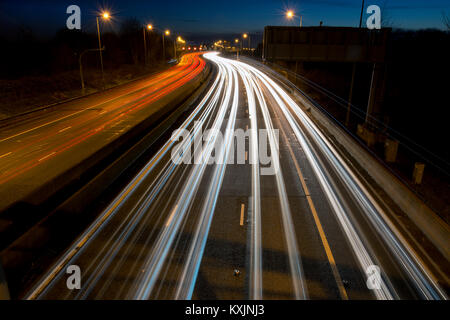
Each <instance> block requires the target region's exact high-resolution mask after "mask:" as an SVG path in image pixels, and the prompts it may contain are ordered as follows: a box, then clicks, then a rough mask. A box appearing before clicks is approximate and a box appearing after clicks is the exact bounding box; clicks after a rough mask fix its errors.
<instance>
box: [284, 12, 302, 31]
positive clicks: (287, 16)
mask: <svg viewBox="0 0 450 320" xmlns="http://www.w3.org/2000/svg"><path fill="white" fill-rule="evenodd" d="M294 17H295V13H294V11H292V10H288V11H286V18H287V19H288V20H292V19H294ZM302 24H303V16H302V15H300V27H302Z"/></svg>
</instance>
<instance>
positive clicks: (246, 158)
mask: <svg viewBox="0 0 450 320" xmlns="http://www.w3.org/2000/svg"><path fill="white" fill-rule="evenodd" d="M247 160H248V151H245V161H247Z"/></svg>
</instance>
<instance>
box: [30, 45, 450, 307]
mask: <svg viewBox="0 0 450 320" xmlns="http://www.w3.org/2000/svg"><path fill="white" fill-rule="evenodd" d="M205 57H206V58H207V59H209V60H211V61H212V62H213V63H214V64H215V65H216V66H217V68H218V70H219V72H218V75H217V78H216V79H215V81H214V83H213V84H212V85H211V87H210V89H209V91H208V93H207V94H205V96H204V98H203V100H202V102H201V103H200V104H199V105H197V106H196V108H195V110H194V111H193V112H192V114H191V115H190V116H189V117H188V118H187V119H186V120H185V122H184V123H183V125H182V126H181V127H180V130H178V131H176V132H174V133H173V136H172V139H171V140H169V141H167V142H166V143H165V145H164V146H163V147H162V148H161V149H160V150H159V151H158V153H157V154H156V155H155V156H154V157H153V158H152V159H151V160H150V161H149V162H148V163H147V164H146V165H145V167H144V168H142V170H141V171H140V173H139V174H138V175H137V176H136V177H134V178H133V180H132V181H131V182H130V183H129V184H128V185H127V186H126V187H125V188H124V189H123V190H122V191H121V193H120V194H119V195H118V196H117V197H116V199H115V200H114V201H113V202H112V203H111V204H110V205H109V206H108V208H107V209H106V210H105V211H104V212H102V213H101V214H100V215H99V217H98V219H97V220H96V221H95V222H94V223H93V224H92V225H91V226H90V227H89V228H88V229H87V230H86V231H85V233H84V234H83V235H82V236H80V238H79V239H78V240H77V241H76V242H75V243H74V245H73V246H72V247H71V248H70V249H69V250H68V251H67V252H66V253H65V254H64V255H63V256H62V257H61V259H60V261H58V263H57V264H56V265H55V266H54V267H53V268H52V269H51V270H50V271H49V273H48V274H47V275H45V276H44V277H43V278H42V279H41V281H40V282H39V283H38V284H37V285H36V287H35V288H33V290H31V292H30V293H29V295H28V298H30V299H418V298H420V299H441V298H446V295H445V293H444V292H443V290H442V289H441V288H439V287H438V286H437V285H436V283H435V282H434V280H433V279H432V278H431V277H430V276H429V275H428V274H427V272H426V269H425V268H424V267H423V266H422V265H421V264H420V261H419V259H417V257H415V255H414V253H413V252H412V250H410V249H409V247H408V246H407V244H406V243H405V242H404V241H403V240H402V238H401V236H400V235H399V234H398V232H397V231H396V230H395V229H394V228H393V227H392V226H391V224H390V223H389V221H388V220H387V219H385V214H384V213H383V211H382V209H381V208H380V207H379V206H378V205H377V203H376V202H375V201H374V200H373V199H372V198H371V196H370V195H369V193H368V192H367V190H366V189H365V187H364V185H363V184H362V183H361V182H360V181H359V180H358V178H357V177H356V176H355V175H354V174H353V173H352V171H351V169H350V168H349V167H348V166H347V165H346V162H345V161H344V160H343V159H342V158H341V157H340V155H339V153H338V152H337V151H336V150H335V149H334V147H333V145H332V144H331V143H330V142H329V141H328V140H327V138H326V137H325V136H324V135H323V134H322V133H321V132H320V130H319V129H318V128H317V127H316V126H315V124H314V123H313V122H312V121H311V120H310V119H309V118H308V116H307V115H306V114H305V113H304V112H303V110H302V108H300V106H299V105H298V104H297V103H296V102H295V101H294V100H293V99H292V98H291V97H290V96H289V95H288V94H287V93H286V92H285V91H284V89H283V88H282V87H281V86H280V85H279V84H278V83H277V82H275V81H274V80H273V79H272V78H271V77H269V76H268V75H267V74H265V73H264V72H262V71H260V70H258V69H256V68H254V67H252V66H250V65H248V64H245V63H242V62H238V61H234V60H230V59H225V58H221V57H220V56H218V55H217V54H216V53H208V54H205ZM207 129H209V131H208V132H207V133H206V134H204V133H205V131H206V130H207ZM261 129H262V130H263V131H261ZM236 137H237V138H236ZM242 141H243V142H242ZM235 149H236V150H237V152H235ZM69 265H78V266H79V267H80V270H81V289H80V290H69V289H68V288H67V286H66V280H67V278H68V275H67V274H66V269H67V267H68V266H69ZM378 271H379V272H380V273H379V277H377V274H378V273H377V272H378Z"/></svg>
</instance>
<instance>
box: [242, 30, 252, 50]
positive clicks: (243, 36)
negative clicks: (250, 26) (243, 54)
mask: <svg viewBox="0 0 450 320" xmlns="http://www.w3.org/2000/svg"><path fill="white" fill-rule="evenodd" d="M242 38H244V39H247V38H248V49H249V50H250V46H251V44H250V34H248V33H244V34H243V35H242Z"/></svg>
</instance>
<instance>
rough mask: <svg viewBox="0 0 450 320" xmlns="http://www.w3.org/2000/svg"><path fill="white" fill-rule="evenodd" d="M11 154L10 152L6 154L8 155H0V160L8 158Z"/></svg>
mask: <svg viewBox="0 0 450 320" xmlns="http://www.w3.org/2000/svg"><path fill="white" fill-rule="evenodd" d="M11 153H12V152H8V153H5V154H4V155H1V156H0V159H1V158H4V157H6V156H9V155H10V154H11Z"/></svg>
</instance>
